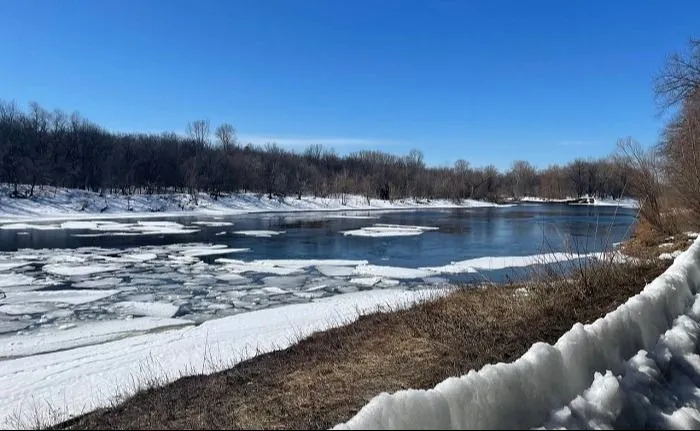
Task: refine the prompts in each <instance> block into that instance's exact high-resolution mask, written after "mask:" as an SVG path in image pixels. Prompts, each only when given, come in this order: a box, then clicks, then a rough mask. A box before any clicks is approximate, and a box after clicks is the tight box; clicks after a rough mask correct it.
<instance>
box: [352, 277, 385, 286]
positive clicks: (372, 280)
mask: <svg viewBox="0 0 700 431" xmlns="http://www.w3.org/2000/svg"><path fill="white" fill-rule="evenodd" d="M380 281H382V279H381V278H380V277H355V278H351V279H350V283H353V284H359V285H361V286H370V287H371V286H374V285H375V284H377V283H379V282H380Z"/></svg>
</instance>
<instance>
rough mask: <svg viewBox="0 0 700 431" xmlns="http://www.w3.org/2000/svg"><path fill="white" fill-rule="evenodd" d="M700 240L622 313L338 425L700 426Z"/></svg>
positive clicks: (399, 395) (388, 400) (390, 399)
mask: <svg viewBox="0 0 700 431" xmlns="http://www.w3.org/2000/svg"><path fill="white" fill-rule="evenodd" d="M699 346H700V240H695V242H694V243H693V244H692V245H691V247H690V248H689V249H688V250H687V251H685V252H684V253H682V254H681V255H679V256H678V257H677V258H676V260H675V261H674V263H673V264H672V266H671V267H670V268H669V269H668V270H667V271H666V272H665V273H664V274H662V275H661V276H660V277H658V278H657V279H655V280H654V281H652V282H651V283H650V284H648V285H647V286H646V287H645V288H644V290H643V291H642V292H641V293H640V294H638V295H636V296H634V297H632V298H630V299H629V300H628V301H627V302H626V303H624V304H623V305H621V306H620V307H618V308H617V309H616V310H615V311H613V312H611V313H609V314H607V315H606V316H605V317H604V318H600V319H598V320H596V321H595V322H593V323H591V324H587V325H583V324H580V323H578V324H576V325H574V326H573V328H571V330H569V331H568V332H567V333H566V334H564V335H563V336H562V337H561V338H560V339H559V340H558V341H557V343H556V344H555V345H553V346H552V345H549V344H546V343H536V344H534V345H533V346H532V347H531V348H530V350H528V352H527V353H525V354H524V355H523V356H522V357H520V358H519V359H517V360H515V361H514V362H512V363H508V364H506V363H499V364H495V365H486V366H484V367H483V368H482V369H481V370H479V371H476V370H472V371H470V372H469V373H468V374H466V375H464V376H461V377H454V378H449V379H447V380H445V381H443V382H442V383H440V384H438V385H437V386H436V387H435V388H434V389H430V390H427V391H426V390H413V389H411V390H404V391H399V392H396V393H394V394H391V395H390V394H387V393H384V394H381V395H378V396H377V397H375V398H374V399H372V400H371V401H370V402H369V403H368V404H367V405H366V406H365V407H364V408H363V409H362V410H360V412H359V413H358V414H357V415H356V416H355V417H353V418H352V419H350V420H349V421H348V422H347V423H344V424H339V425H338V426H336V427H335V428H336V429H508V428H533V427H541V428H546V429H561V428H569V429H571V428H573V429H612V428H633V429H634V428H661V429H670V428H675V429H698V428H699V427H700V354H698V353H699V349H698V347H699Z"/></svg>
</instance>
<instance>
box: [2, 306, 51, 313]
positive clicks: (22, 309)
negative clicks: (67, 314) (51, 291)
mask: <svg viewBox="0 0 700 431" xmlns="http://www.w3.org/2000/svg"><path fill="white" fill-rule="evenodd" d="M49 310H51V308H50V307H46V306H43V305H36V304H8V305H0V313H4V314H9V315H10V316H22V315H25V314H39V313H41V314H43V313H46V312H48V311H49Z"/></svg>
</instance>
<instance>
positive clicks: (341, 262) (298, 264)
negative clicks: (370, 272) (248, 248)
mask: <svg viewBox="0 0 700 431" xmlns="http://www.w3.org/2000/svg"><path fill="white" fill-rule="evenodd" d="M253 262H255V263H259V264H261V265H273V266H288V267H292V268H308V267H310V266H318V265H330V266H356V265H363V264H366V263H367V261H366V260H347V259H257V260H254V261H253Z"/></svg>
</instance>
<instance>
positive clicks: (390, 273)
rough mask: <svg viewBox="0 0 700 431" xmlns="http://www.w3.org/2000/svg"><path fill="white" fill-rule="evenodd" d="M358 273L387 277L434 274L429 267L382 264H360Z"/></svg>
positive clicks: (417, 276)
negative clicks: (417, 267) (419, 267)
mask: <svg viewBox="0 0 700 431" xmlns="http://www.w3.org/2000/svg"><path fill="white" fill-rule="evenodd" d="M354 274H356V275H369V276H377V277H386V278H399V279H411V278H423V277H429V276H431V275H434V274H435V273H434V272H433V271H430V270H428V269H415V268H402V267H398V266H380V265H360V266H358V267H357V268H355V271H354Z"/></svg>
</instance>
